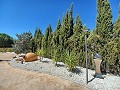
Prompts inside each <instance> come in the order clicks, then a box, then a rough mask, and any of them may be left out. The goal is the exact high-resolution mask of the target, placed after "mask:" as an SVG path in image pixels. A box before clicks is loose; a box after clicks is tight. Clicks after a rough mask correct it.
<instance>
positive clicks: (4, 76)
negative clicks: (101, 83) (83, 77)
mask: <svg viewBox="0 0 120 90" xmlns="http://www.w3.org/2000/svg"><path fill="white" fill-rule="evenodd" d="M14 56H16V54H15V53H0V60H1V61H0V90H88V88H86V87H83V86H80V85H78V84H75V83H72V82H70V81H68V80H64V79H61V78H59V77H56V76H51V75H48V74H43V73H38V72H33V71H25V70H21V69H17V68H14V67H12V66H10V65H9V64H8V62H6V60H11V59H12V58H13V57H14Z"/></svg>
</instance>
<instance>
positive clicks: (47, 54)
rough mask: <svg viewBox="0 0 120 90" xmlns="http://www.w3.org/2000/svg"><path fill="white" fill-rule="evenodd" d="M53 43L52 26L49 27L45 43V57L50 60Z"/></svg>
mask: <svg viewBox="0 0 120 90" xmlns="http://www.w3.org/2000/svg"><path fill="white" fill-rule="evenodd" d="M51 41H52V28H51V25H48V27H47V29H46V33H45V35H44V41H43V42H44V43H43V51H44V56H45V57H48V58H51Z"/></svg>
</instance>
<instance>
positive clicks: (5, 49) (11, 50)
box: [0, 48, 13, 52]
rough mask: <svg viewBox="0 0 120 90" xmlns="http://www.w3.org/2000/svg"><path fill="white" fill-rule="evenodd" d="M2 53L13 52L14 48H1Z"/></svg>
mask: <svg viewBox="0 0 120 90" xmlns="http://www.w3.org/2000/svg"><path fill="white" fill-rule="evenodd" d="M0 52H13V48H0Z"/></svg>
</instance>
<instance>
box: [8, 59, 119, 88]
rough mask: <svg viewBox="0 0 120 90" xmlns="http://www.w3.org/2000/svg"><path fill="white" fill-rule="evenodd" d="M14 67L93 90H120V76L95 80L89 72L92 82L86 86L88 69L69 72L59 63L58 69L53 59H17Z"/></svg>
mask: <svg viewBox="0 0 120 90" xmlns="http://www.w3.org/2000/svg"><path fill="white" fill-rule="evenodd" d="M9 63H10V64H11V65H12V66H13V67H17V68H21V69H26V70H31V71H37V72H41V73H48V74H50V75H55V76H59V77H61V78H64V79H67V80H70V81H72V82H75V83H78V84H80V85H84V86H86V87H89V88H91V89H92V90H120V76H114V75H109V74H107V75H104V76H103V77H104V79H99V78H94V76H93V75H94V74H95V71H94V70H88V80H89V81H90V82H89V83H88V84H86V69H85V68H82V67H77V68H78V70H80V73H72V72H69V71H68V70H67V68H66V65H65V64H64V63H61V62H59V65H61V66H59V67H56V66H55V65H54V63H53V62H52V60H51V59H48V58H43V60H42V62H40V60H37V61H34V62H24V63H23V64H21V62H20V61H19V62H17V61H16V60H15V59H13V60H11V61H10V62H9Z"/></svg>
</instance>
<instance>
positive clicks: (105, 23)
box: [96, 0, 112, 43]
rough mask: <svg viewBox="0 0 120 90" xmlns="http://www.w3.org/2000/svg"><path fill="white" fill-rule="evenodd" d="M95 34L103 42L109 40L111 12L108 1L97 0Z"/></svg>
mask: <svg viewBox="0 0 120 90" xmlns="http://www.w3.org/2000/svg"><path fill="white" fill-rule="evenodd" d="M96 33H97V34H98V35H100V37H101V38H104V40H106V39H109V38H111V34H112V12H111V8H110V3H109V2H108V0H97V18H96ZM102 43H106V42H105V41H103V42H102Z"/></svg>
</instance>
